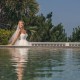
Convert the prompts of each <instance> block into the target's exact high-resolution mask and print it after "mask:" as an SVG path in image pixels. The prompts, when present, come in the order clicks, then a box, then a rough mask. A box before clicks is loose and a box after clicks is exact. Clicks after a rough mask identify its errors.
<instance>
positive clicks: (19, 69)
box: [9, 48, 29, 80]
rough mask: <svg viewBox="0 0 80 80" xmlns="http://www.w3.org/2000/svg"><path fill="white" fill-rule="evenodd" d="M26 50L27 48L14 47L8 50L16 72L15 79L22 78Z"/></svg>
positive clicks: (26, 55) (26, 57) (19, 79)
mask: <svg viewBox="0 0 80 80" xmlns="http://www.w3.org/2000/svg"><path fill="white" fill-rule="evenodd" d="M28 50H29V49H28V48H15V49H10V50H9V51H10V53H11V55H12V59H11V61H12V65H13V66H14V67H15V71H16V73H17V80H23V73H24V67H25V63H27V59H28Z"/></svg>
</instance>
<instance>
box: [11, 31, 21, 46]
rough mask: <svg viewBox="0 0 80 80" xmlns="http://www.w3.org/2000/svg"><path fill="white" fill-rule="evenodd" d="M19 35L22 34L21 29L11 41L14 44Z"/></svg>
mask: <svg viewBox="0 0 80 80" xmlns="http://www.w3.org/2000/svg"><path fill="white" fill-rule="evenodd" d="M19 36H20V31H18V33H17V35H16V37H15V38H14V40H13V41H12V42H11V45H14V44H15V42H16V41H17V39H18V38H19Z"/></svg>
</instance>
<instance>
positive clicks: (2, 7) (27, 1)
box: [0, 0, 39, 25]
mask: <svg viewBox="0 0 80 80" xmlns="http://www.w3.org/2000/svg"><path fill="white" fill-rule="evenodd" d="M38 6H39V5H38V3H37V2H36V0H0V22H1V23H7V24H12V25H14V24H16V22H18V20H20V19H22V18H23V17H26V18H27V17H32V16H34V15H35V14H36V13H37V12H38V10H39V7H38Z"/></svg>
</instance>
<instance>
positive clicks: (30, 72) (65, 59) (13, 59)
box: [0, 48, 80, 80]
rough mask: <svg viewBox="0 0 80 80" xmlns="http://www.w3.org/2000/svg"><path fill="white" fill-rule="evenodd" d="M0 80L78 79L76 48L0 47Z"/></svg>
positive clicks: (78, 53) (79, 55)
mask: <svg viewBox="0 0 80 80" xmlns="http://www.w3.org/2000/svg"><path fill="white" fill-rule="evenodd" d="M0 80H80V50H79V49H49V48H45V49H41V48H36V49H35V48H31V49H30V48H29V49H28V48H10V49H9V48H8V49H0Z"/></svg>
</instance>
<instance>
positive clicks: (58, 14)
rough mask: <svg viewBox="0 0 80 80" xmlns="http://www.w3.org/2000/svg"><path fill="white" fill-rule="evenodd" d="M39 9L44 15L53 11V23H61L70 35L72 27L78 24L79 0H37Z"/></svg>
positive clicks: (79, 14)
mask: <svg viewBox="0 0 80 80" xmlns="http://www.w3.org/2000/svg"><path fill="white" fill-rule="evenodd" d="M37 2H38V4H39V7H40V11H39V13H38V14H41V13H43V14H44V15H45V16H46V15H47V14H48V13H50V12H53V17H52V20H53V21H52V22H53V24H54V25H57V24H59V23H62V24H63V26H64V28H65V29H66V33H67V34H68V36H69V35H71V33H72V31H73V28H75V27H77V26H79V25H80V0H37Z"/></svg>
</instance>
